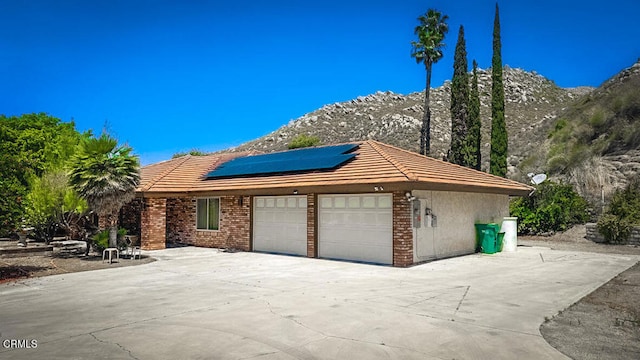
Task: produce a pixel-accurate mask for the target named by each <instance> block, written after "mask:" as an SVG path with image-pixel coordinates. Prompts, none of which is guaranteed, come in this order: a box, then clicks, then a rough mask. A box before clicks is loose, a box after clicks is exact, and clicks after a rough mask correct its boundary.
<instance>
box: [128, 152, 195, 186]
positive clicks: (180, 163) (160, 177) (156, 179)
mask: <svg viewBox="0 0 640 360" xmlns="http://www.w3.org/2000/svg"><path fill="white" fill-rule="evenodd" d="M191 157H192V155H190V154H187V155H185V156H182V157H180V158H178V159H175V160H176V162H175V165H173V166H170V167H169V168H167V169H166V170H165V171H163V172H161V173H160V174H158V176H156V177H155V178H153V179H151V180H150V181H149V182H148V183H147V184H146V185H145V186H144V187H142V188H140V191H148V190H149V189H151V188H152V187H153V185H155V184H156V183H157V182H158V181H160V180H161V179H162V178H164V177H165V176H167V175H169V174H170V173H171V172H173V171H174V170H175V169H177V168H178V167H179V166H180V165H182V164H184V163H185V162H186V161H187V160H188V159H190V158H191ZM181 158H182V159H181ZM171 160H174V159H171ZM171 160H166V161H167V162H169V161H171ZM179 160H181V161H179ZM160 163H163V161H161V162H159V163H156V164H160ZM152 165H155V164H152Z"/></svg>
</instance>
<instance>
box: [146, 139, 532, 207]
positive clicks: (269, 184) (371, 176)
mask: <svg viewBox="0 0 640 360" xmlns="http://www.w3.org/2000/svg"><path fill="white" fill-rule="evenodd" d="M358 144H359V145H360V147H359V148H358V149H357V150H355V151H356V153H357V155H356V157H355V159H354V160H352V161H350V162H348V163H347V164H345V165H343V166H341V167H339V168H337V169H334V170H330V171H315V172H303V173H292V174H281V175H263V176H253V177H235V178H224V179H211V180H207V179H205V178H204V177H205V175H206V174H207V173H209V172H210V171H211V170H213V169H214V168H215V167H216V166H218V165H220V164H222V163H223V162H225V161H229V160H231V159H233V158H235V157H238V156H244V155H247V153H223V154H213V155H207V156H190V155H187V156H184V157H181V158H177V159H173V160H169V161H165V162H161V163H157V164H153V165H149V166H145V167H144V168H142V170H141V177H142V180H141V185H140V187H139V188H138V191H139V192H143V193H184V192H224V191H248V190H252V191H256V190H260V189H263V190H265V191H267V190H268V189H278V188H291V187H294V188H304V187H318V186H345V185H367V184H376V185H377V184H391V183H393V184H402V183H405V184H406V185H407V188H411V187H413V188H417V185H420V186H419V187H420V188H424V189H427V188H429V187H430V186H431V187H433V188H438V189H450V190H456V189H458V190H461V191H475V192H500V193H506V194H511V195H524V194H527V193H529V192H530V191H531V190H533V188H532V187H530V186H528V185H525V184H521V183H519V182H516V181H513V180H509V179H504V178H501V177H497V176H493V175H490V174H486V173H483V172H480V171H476V170H472V169H468V168H465V167H461V166H458V165H454V164H450V163H447V162H444V161H440V160H436V159H433V158H430V157H426V156H423V155H419V154H416V153H412V152H409V151H406V150H402V149H399V148H397V147H394V146H391V145H387V144H383V143H380V142H377V141H373V140H368V141H363V142H358ZM251 155H255V153H252V154H249V156H251Z"/></svg>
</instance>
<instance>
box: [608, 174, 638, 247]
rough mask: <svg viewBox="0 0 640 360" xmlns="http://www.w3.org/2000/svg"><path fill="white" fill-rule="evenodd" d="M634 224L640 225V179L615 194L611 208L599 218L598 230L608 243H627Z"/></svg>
mask: <svg viewBox="0 0 640 360" xmlns="http://www.w3.org/2000/svg"><path fill="white" fill-rule="evenodd" d="M634 225H640V180H634V181H632V182H630V183H629V184H627V186H626V187H625V188H624V190H617V191H616V192H615V194H613V198H612V199H611V203H610V204H609V209H608V210H607V212H606V213H605V214H604V215H603V216H602V217H601V218H600V220H598V231H599V232H600V234H602V235H603V236H604V239H605V241H606V242H608V243H625V242H626V241H627V240H628V239H629V235H630V234H631V227H632V226H634Z"/></svg>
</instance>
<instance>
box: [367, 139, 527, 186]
mask: <svg viewBox="0 0 640 360" xmlns="http://www.w3.org/2000/svg"><path fill="white" fill-rule="evenodd" d="M370 141H375V140H370ZM375 142H376V143H377V144H380V145H382V146H386V147H390V148H393V149H396V150H399V151H402V152H406V153H409V154H412V155H414V156H421V157H424V158H425V159H428V160H432V161H437V162H441V163H445V164H448V165H453V166H457V167H459V168H461V169H465V170H473V171H477V172H480V173H482V174H484V175H487V176H490V177H493V178H496V179H500V180H506V181H508V182H510V183H514V184H518V185H523V184H522V183H521V182H518V181H515V180H512V179H509V178H506V177H501V176H498V175H493V174H491V173H488V172H484V171H481V170H476V169H472V168H470V167H466V166H462V165H458V164H454V163H451V162H448V161H444V160H440V159H436V158H434V157H431V156H427V155H422V154H418V153H415V152H412V151H409V150H405V149H402V148H399V147H397V146H393V145H389V144H386V143H381V142H379V141H375ZM524 185H526V186H529V185H527V184H524Z"/></svg>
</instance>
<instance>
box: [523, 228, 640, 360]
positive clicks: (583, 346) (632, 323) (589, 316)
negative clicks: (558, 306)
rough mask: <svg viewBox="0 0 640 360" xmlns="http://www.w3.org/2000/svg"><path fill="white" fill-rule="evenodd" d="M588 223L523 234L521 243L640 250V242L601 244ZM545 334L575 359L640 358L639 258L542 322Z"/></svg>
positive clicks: (592, 249) (559, 247) (599, 250)
mask: <svg viewBox="0 0 640 360" xmlns="http://www.w3.org/2000/svg"><path fill="white" fill-rule="evenodd" d="M584 235H585V229H584V226H578V227H574V228H573V229H571V230H569V231H567V232H565V233H563V234H556V235H554V236H551V237H524V236H523V237H519V238H518V244H519V245H524V246H545V247H550V248H552V249H557V250H574V251H588V252H597V253H613V254H635V255H640V247H638V246H629V245H604V244H596V243H593V242H591V241H589V240H586V239H585V238H584ZM540 332H541V333H542V336H543V337H544V338H545V340H547V342H549V344H551V345H552V346H553V347H555V348H556V349H558V350H559V351H561V352H562V353H564V354H565V355H567V356H569V357H570V358H572V359H612V360H613V359H621V360H626V359H628V360H637V359H640V263H636V264H635V265H634V266H633V267H631V268H629V269H628V270H626V271H624V272H623V273H621V274H620V275H618V276H616V277H615V278H614V279H612V280H611V281H609V282H608V283H606V284H605V285H603V286H601V287H600V288H598V289H597V290H595V291H594V292H592V293H591V294H589V295H587V296H585V297H584V298H582V299H581V300H580V301H578V302H577V303H575V304H573V305H571V306H570V307H569V308H567V309H566V310H564V311H562V312H560V313H559V314H557V315H556V316H554V317H553V318H551V319H549V321H546V322H545V323H544V324H542V325H541V326H540Z"/></svg>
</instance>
